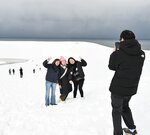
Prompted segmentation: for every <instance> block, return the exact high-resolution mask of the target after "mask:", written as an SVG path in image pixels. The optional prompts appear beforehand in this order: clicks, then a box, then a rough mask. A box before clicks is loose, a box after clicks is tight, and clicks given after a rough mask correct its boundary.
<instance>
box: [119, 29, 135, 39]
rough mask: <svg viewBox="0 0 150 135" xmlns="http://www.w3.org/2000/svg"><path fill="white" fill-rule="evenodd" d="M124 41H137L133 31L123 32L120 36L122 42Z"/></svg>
mask: <svg viewBox="0 0 150 135" xmlns="http://www.w3.org/2000/svg"><path fill="white" fill-rule="evenodd" d="M122 38H123V39H124V40H129V39H135V35H134V33H133V32H132V31H130V30H124V31H122V32H121V34H120V40H121V39H122Z"/></svg>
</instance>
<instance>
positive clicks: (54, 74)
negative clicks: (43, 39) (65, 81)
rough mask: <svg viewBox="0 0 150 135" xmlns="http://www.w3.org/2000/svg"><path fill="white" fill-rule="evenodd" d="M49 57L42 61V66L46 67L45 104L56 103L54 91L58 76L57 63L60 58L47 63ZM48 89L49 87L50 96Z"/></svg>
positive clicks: (58, 63)
mask: <svg viewBox="0 0 150 135" xmlns="http://www.w3.org/2000/svg"><path fill="white" fill-rule="evenodd" d="M50 59H51V58H48V59H47V60H45V61H44V62H43V66H44V67H45V68H47V73H46V78H45V79H46V94H45V105H46V106H49V105H50V104H51V105H57V104H56V99H55V97H56V96H55V91H56V85H57V83H58V77H59V65H60V60H59V59H55V60H54V61H53V62H52V63H50V64H49V61H50ZM50 89H51V96H50Z"/></svg>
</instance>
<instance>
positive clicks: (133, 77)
mask: <svg viewBox="0 0 150 135" xmlns="http://www.w3.org/2000/svg"><path fill="white" fill-rule="evenodd" d="M144 60H145V53H144V52H143V51H142V50H141V46H140V44H139V43H138V41H137V40H126V41H123V42H120V48H119V50H117V51H114V52H113V53H112V54H111V55H110V59H109V65H108V67H109V69H111V70H114V71H115V74H114V77H113V79H112V81H111V84H110V88H109V90H110V91H111V92H112V93H113V94H116V95H120V96H131V95H134V94H136V93H137V88H138V83H139V80H140V76H141V72H142V67H143V63H144Z"/></svg>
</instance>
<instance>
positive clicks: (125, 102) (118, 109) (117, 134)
mask: <svg viewBox="0 0 150 135" xmlns="http://www.w3.org/2000/svg"><path fill="white" fill-rule="evenodd" d="M130 99H131V96H124V97H122V96H118V95H114V94H111V104H112V118H113V126H114V135H123V131H122V122H121V117H122V118H123V120H124V122H125V124H126V126H127V127H128V128H130V129H135V128H136V126H135V125H134V121H133V117H132V112H131V110H130V107H129V101H130Z"/></svg>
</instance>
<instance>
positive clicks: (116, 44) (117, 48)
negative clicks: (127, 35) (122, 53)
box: [115, 42, 120, 50]
mask: <svg viewBox="0 0 150 135" xmlns="http://www.w3.org/2000/svg"><path fill="white" fill-rule="evenodd" d="M115 47H116V50H119V47H120V42H115Z"/></svg>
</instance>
